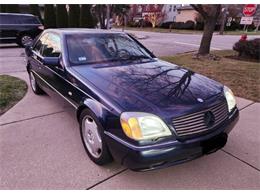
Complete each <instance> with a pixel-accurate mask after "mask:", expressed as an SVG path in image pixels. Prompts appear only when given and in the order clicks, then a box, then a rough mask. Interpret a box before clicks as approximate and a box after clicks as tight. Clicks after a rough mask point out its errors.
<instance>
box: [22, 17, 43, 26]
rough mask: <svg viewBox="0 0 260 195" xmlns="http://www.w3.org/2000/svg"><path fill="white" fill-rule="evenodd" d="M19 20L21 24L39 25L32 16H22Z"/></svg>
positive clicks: (37, 20) (36, 19)
mask: <svg viewBox="0 0 260 195" xmlns="http://www.w3.org/2000/svg"><path fill="white" fill-rule="evenodd" d="M19 19H20V22H21V23H22V24H40V21H39V19H38V18H37V17H33V16H22V17H20V18H19Z"/></svg>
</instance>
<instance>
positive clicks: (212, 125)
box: [26, 29, 239, 170]
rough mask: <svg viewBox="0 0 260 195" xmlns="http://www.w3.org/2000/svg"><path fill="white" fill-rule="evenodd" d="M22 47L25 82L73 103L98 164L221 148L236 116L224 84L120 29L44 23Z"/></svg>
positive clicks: (147, 162)
mask: <svg viewBox="0 0 260 195" xmlns="http://www.w3.org/2000/svg"><path fill="white" fill-rule="evenodd" d="M26 54H27V70H28V73H29V77H30V82H31V87H32V90H33V91H34V93H35V94H42V93H44V92H46V93H48V94H49V95H54V96H55V97H57V96H58V97H61V98H62V99H64V100H66V101H67V102H68V103H70V104H71V105H72V106H73V107H74V108H75V110H76V117H77V119H78V121H79V124H80V132H81V137H82V142H83V145H84V147H85V149H86V152H87V154H88V156H89V157H90V159H91V160H92V161H93V162H95V163H96V164H98V165H103V164H106V163H109V162H111V161H112V159H114V160H117V161H118V162H120V163H121V164H123V165H125V166H127V167H129V168H130V169H133V170H150V169H156V168H162V167H167V166H170V165H174V164H178V163H182V162H185V161H188V160H191V159H194V158H197V157H199V156H202V155H204V154H209V153H212V152H215V151H217V150H218V149H220V148H222V147H223V146H224V145H225V144H226V142H227V138H228V133H229V132H230V131H231V130H232V128H233V127H234V125H235V124H236V122H237V120H238V116H239V111H238V109H237V107H236V101H235V98H234V95H233V93H232V91H231V90H230V89H229V88H228V87H226V86H223V85H222V84H221V83H218V82H216V81H214V80H211V79H209V78H207V77H205V76H202V75H199V74H197V73H195V72H193V71H191V70H187V69H184V68H182V67H180V66H177V65H175V64H171V63H168V62H165V61H162V60H160V59H158V58H156V57H155V56H154V55H153V54H152V53H151V52H150V51H149V50H148V49H146V48H145V47H144V46H143V45H142V44H140V43H139V42H138V41H137V40H136V39H134V38H133V37H131V36H130V35H128V34H125V33H121V32H113V31H107V30H90V29H56V30H51V29H49V30H45V31H44V32H43V33H42V34H41V36H40V37H39V38H38V39H37V40H36V41H35V43H34V45H33V46H32V47H27V48H26Z"/></svg>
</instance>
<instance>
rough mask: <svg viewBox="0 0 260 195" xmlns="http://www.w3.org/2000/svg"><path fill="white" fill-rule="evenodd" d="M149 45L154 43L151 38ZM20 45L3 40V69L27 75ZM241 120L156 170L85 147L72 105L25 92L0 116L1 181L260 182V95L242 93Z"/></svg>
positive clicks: (96, 185) (55, 185)
mask: <svg viewBox="0 0 260 195" xmlns="http://www.w3.org/2000/svg"><path fill="white" fill-rule="evenodd" d="M148 47H149V46H148ZM23 55H24V54H23V50H22V49H20V48H17V47H5V46H4V47H3V46H1V47H0V74H9V75H13V76H16V77H19V78H21V79H23V80H25V81H26V82H27V83H28V76H27V73H26V71H25V62H24V57H23ZM237 101H238V107H239V109H240V120H239V122H238V124H237V126H236V127H235V129H233V131H232V132H231V134H230V137H229V141H228V143H227V145H226V146H225V147H224V149H222V150H220V151H218V152H216V153H214V154H211V155H208V156H204V157H202V158H199V159H197V160H193V161H190V162H187V163H184V164H181V165H177V166H174V167H170V168H166V169H162V170H156V171H151V172H133V171H131V170H128V169H126V168H125V167H123V166H121V165H119V164H117V163H111V164H110V165H108V166H105V167H99V166H97V165H95V164H93V163H92V162H91V161H90V160H89V159H88V157H87V155H86V154H85V151H84V148H83V146H82V143H81V139H80V134H79V127H78V123H77V121H76V118H75V113H74V111H73V109H72V108H71V107H68V106H67V105H63V104H61V103H60V102H57V101H55V100H53V99H52V98H51V97H49V96H47V95H44V96H36V95H34V94H33V93H32V91H31V89H30V88H29V89H28V92H27V94H26V96H25V97H24V98H23V99H22V100H21V101H20V102H19V103H18V104H17V105H15V106H14V107H13V108H11V109H10V110H9V111H8V112H6V113H5V114H4V115H2V116H1V117H0V189H260V153H259V148H260V131H259V120H260V103H255V102H252V101H249V100H245V99H242V98H237Z"/></svg>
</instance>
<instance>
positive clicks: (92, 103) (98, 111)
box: [77, 98, 107, 123]
mask: <svg viewBox="0 0 260 195" xmlns="http://www.w3.org/2000/svg"><path fill="white" fill-rule="evenodd" d="M84 109H89V110H91V111H92V112H93V113H94V114H95V115H96V116H97V118H98V119H99V121H100V122H101V123H104V121H105V115H106V113H107V112H106V109H105V108H104V106H103V105H102V104H101V103H100V102H98V101H96V100H93V99H91V98H87V99H85V100H84V102H83V103H82V104H81V105H80V106H79V107H78V109H77V119H78V120H79V117H80V113H81V112H82V111H83V110H84Z"/></svg>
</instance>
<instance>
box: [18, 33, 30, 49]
mask: <svg viewBox="0 0 260 195" xmlns="http://www.w3.org/2000/svg"><path fill="white" fill-rule="evenodd" d="M17 44H18V45H19V46H21V47H26V46H31V45H32V44H33V37H32V36H31V35H28V34H23V35H21V36H20V37H19V40H18V43H17Z"/></svg>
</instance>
